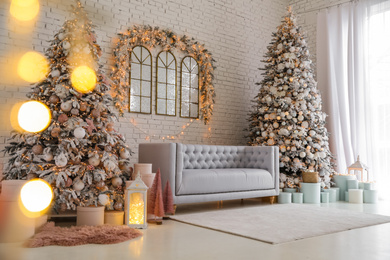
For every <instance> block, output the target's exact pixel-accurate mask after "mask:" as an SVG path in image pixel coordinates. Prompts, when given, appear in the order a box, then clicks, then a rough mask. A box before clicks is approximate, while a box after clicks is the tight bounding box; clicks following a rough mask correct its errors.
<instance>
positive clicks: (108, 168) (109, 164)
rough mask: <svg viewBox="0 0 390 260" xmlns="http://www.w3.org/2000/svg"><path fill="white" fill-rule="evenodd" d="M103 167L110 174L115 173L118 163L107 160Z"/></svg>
mask: <svg viewBox="0 0 390 260" xmlns="http://www.w3.org/2000/svg"><path fill="white" fill-rule="evenodd" d="M103 165H104V168H105V169H106V171H108V172H110V171H113V170H115V168H116V163H115V162H114V161H112V160H105V161H104V163H103Z"/></svg>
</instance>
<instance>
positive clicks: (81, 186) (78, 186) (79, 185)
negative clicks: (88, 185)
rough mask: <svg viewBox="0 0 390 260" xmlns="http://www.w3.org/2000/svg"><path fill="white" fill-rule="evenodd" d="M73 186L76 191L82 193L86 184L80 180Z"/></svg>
mask: <svg viewBox="0 0 390 260" xmlns="http://www.w3.org/2000/svg"><path fill="white" fill-rule="evenodd" d="M72 186H73V189H74V190H75V191H81V190H82V189H84V187H85V185H84V182H82V181H81V180H80V179H79V178H77V179H75V180H74V182H73V185H72Z"/></svg>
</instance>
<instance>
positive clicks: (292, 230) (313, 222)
mask: <svg viewBox="0 0 390 260" xmlns="http://www.w3.org/2000/svg"><path fill="white" fill-rule="evenodd" d="M170 218H171V219H174V220H177V221H180V222H184V223H188V224H192V225H196V226H200V227H205V228H209V229H213V230H217V231H222V232H226V233H230V234H234V235H238V236H243V237H247V238H251V239H256V240H259V241H262V242H266V243H271V244H279V243H285V242H290V241H294V240H299V239H304V238H309V237H315V236H321V235H326V234H331V233H335V232H340V231H346V230H350V229H355V228H361V227H367V226H372V225H378V224H383V223H387V222H390V217H388V216H381V215H374V214H367V213H360V212H354V211H350V210H341V209H334V208H326V207H317V206H313V205H305V204H275V205H265V206H264V205H263V206H258V207H250V208H238V209H221V210H217V211H212V212H203V213H191V214H183V215H175V216H171V217H170Z"/></svg>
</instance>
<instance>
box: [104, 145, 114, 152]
mask: <svg viewBox="0 0 390 260" xmlns="http://www.w3.org/2000/svg"><path fill="white" fill-rule="evenodd" d="M104 151H106V152H111V151H112V146H111V145H106V146H104Z"/></svg>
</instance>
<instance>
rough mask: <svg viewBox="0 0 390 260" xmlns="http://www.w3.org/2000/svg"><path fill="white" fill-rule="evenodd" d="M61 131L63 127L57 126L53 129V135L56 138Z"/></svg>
mask: <svg viewBox="0 0 390 260" xmlns="http://www.w3.org/2000/svg"><path fill="white" fill-rule="evenodd" d="M60 133H61V128H59V127H55V128H53V129H52V130H51V133H50V134H51V136H52V137H54V138H57V137H58V136H59V135H60Z"/></svg>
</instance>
